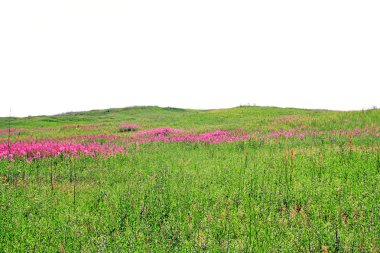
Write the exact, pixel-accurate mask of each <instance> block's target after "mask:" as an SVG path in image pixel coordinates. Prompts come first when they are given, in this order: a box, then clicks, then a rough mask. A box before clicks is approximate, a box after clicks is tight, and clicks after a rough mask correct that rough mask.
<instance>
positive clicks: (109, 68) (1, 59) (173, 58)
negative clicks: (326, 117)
mask: <svg viewBox="0 0 380 253" xmlns="http://www.w3.org/2000/svg"><path fill="white" fill-rule="evenodd" d="M379 13H380V1H379V0H374V1H366V0H361V1H359V0H357V1H351V0H344V1H341V0H318V1H309V0H298V1H295V0H287V1H284V0H265V1H254V0H249V1H244V0H230V1H226V0H191V1H182V0H124V1H122V0H103V1H100V0H61V1H59V0H54V1H52V0H46V1H41V0H33V1H31V0H3V1H0V116H8V115H9V108H10V107H11V108H12V115H13V116H27V115H40V114H56V113H61V112H67V111H78V110H90V109H100V108H111V107H126V106H132V105H159V106H172V107H182V108H204V109H206V108H224V107H233V106H239V105H244V104H251V105H252V104H256V105H273V106H281V107H303V108H327V109H338V110H351V109H357V110H360V109H362V108H371V107H373V106H377V107H380V14H379Z"/></svg>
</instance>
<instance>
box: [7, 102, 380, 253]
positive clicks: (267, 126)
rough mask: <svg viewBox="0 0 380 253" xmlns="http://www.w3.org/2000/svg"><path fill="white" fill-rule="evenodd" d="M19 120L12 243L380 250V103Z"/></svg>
mask: <svg viewBox="0 0 380 253" xmlns="http://www.w3.org/2000/svg"><path fill="white" fill-rule="evenodd" d="M8 123H9V122H8V119H6V118H4V119H1V118H0V192H1V194H0V251H1V252H30V251H33V252H57V251H58V252H77V251H80V252H94V251H95V252H277V251H283V252H321V251H324V252H326V251H327V252H379V251H380V237H379V235H380V223H379V220H380V205H379V203H380V194H379V192H380V187H379V185H380V110H367V111H358V112H333V111H317V110H300V109H281V108H267V107H263V108H260V107H238V108H231V109H225V110H209V111H196V110H174V109H172V108H157V107H137V108H125V109H111V110H107V111H91V112H83V113H70V114H66V115H65V114H64V115H60V116H49V117H30V118H24V119H11V124H12V129H11V131H8V129H7V127H6V126H7V125H8ZM9 133H10V135H9Z"/></svg>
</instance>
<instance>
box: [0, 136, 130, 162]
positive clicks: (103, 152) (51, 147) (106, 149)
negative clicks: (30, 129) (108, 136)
mask: <svg viewBox="0 0 380 253" xmlns="http://www.w3.org/2000/svg"><path fill="white" fill-rule="evenodd" d="M124 152H125V150H124V147H122V146H119V145H116V144H112V145H111V144H100V143H98V142H91V143H87V144H80V143H74V142H61V143H58V142H55V141H32V142H15V143H11V145H10V146H8V144H7V143H0V160H1V159H6V158H8V159H15V158H25V159H26V161H31V160H34V159H45V158H47V157H56V156H60V155H64V156H66V157H67V156H75V157H79V156H80V155H87V156H92V157H96V156H110V155H113V154H118V153H124Z"/></svg>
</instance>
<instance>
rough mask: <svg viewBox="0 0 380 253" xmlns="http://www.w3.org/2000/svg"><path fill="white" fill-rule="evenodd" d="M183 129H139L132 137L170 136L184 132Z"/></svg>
mask: <svg viewBox="0 0 380 253" xmlns="http://www.w3.org/2000/svg"><path fill="white" fill-rule="evenodd" d="M183 132H184V130H182V129H175V128H170V127H161V128H153V129H148V130H144V131H138V132H136V133H134V134H133V135H132V137H142V136H143V137H155V136H156V137H157V136H169V135H172V134H178V133H183Z"/></svg>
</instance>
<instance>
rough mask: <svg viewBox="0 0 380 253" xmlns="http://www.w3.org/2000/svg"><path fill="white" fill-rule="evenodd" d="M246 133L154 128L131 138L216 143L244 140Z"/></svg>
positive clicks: (149, 140) (168, 141) (154, 140)
mask: <svg viewBox="0 0 380 253" xmlns="http://www.w3.org/2000/svg"><path fill="white" fill-rule="evenodd" d="M247 138H248V135H239V134H237V133H235V134H234V133H233V132H230V131H225V130H215V131H212V132H206V133H201V134H193V133H186V132H185V131H184V130H180V129H173V128H156V129H150V130H146V131H140V132H137V133H136V134H134V135H133V140H134V141H135V142H139V143H145V142H167V143H170V142H201V143H209V144H218V143H222V142H232V141H238V140H245V139H247Z"/></svg>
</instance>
